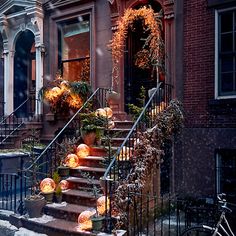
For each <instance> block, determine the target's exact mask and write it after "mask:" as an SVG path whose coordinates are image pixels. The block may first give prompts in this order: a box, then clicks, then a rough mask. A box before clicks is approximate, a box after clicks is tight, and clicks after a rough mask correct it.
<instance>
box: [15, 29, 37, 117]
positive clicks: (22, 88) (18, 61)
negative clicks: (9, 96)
mask: <svg viewBox="0 0 236 236" xmlns="http://www.w3.org/2000/svg"><path fill="white" fill-rule="evenodd" d="M34 65H35V50H34V34H33V33H32V32H31V31H29V30H26V31H24V32H22V33H21V34H20V35H19V36H18V38H17V41H16V46H15V56H14V110H15V109H16V108H17V107H19V106H20V105H21V104H22V103H24V102H25V101H26V100H27V99H28V98H29V99H30V101H29V102H26V103H25V104H24V105H23V106H22V107H21V108H20V109H18V111H17V113H16V115H17V117H29V115H32V113H33V112H34V111H33V110H32V107H31V104H33V103H34V100H35V66H34Z"/></svg>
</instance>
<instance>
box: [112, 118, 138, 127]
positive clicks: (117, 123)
mask: <svg viewBox="0 0 236 236" xmlns="http://www.w3.org/2000/svg"><path fill="white" fill-rule="evenodd" d="M114 122H115V127H116V128H125V129H131V128H132V126H133V124H134V122H133V121H130V120H125V121H119V120H116V121H114Z"/></svg>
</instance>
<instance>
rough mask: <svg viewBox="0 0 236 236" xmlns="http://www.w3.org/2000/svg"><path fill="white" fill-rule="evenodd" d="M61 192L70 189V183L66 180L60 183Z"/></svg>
mask: <svg viewBox="0 0 236 236" xmlns="http://www.w3.org/2000/svg"><path fill="white" fill-rule="evenodd" d="M59 185H60V187H61V190H66V189H68V188H69V182H68V181H67V180H65V179H63V180H62V181H60V183H59Z"/></svg>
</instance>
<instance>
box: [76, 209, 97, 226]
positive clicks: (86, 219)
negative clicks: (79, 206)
mask: <svg viewBox="0 0 236 236" xmlns="http://www.w3.org/2000/svg"><path fill="white" fill-rule="evenodd" d="M94 214H95V211H89V210H87V211H83V212H81V213H80V215H79V217H78V224H79V229H81V230H91V229H92V221H91V219H90V218H91V217H92V216H93V215H94Z"/></svg>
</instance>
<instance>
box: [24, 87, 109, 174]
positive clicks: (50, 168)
mask: <svg viewBox="0 0 236 236" xmlns="http://www.w3.org/2000/svg"><path fill="white" fill-rule="evenodd" d="M107 91H108V89H106V88H98V89H96V90H95V92H94V93H93V94H92V95H91V96H90V97H89V98H88V99H87V100H86V102H85V103H84V104H83V106H82V107H81V108H80V109H79V110H78V111H77V112H76V113H75V114H74V115H73V116H72V117H71V118H70V120H69V121H68V122H67V123H66V124H65V126H64V127H63V128H62V129H61V130H60V131H59V132H58V133H57V134H56V135H55V137H54V138H53V140H52V141H51V142H50V143H49V144H48V145H47V147H46V148H45V149H44V150H43V151H42V152H41V154H40V155H39V156H38V157H37V158H36V159H35V160H34V163H32V164H30V165H29V166H28V167H27V169H31V168H32V166H33V165H34V164H35V163H37V164H39V165H40V166H41V169H40V172H41V173H44V174H46V175H48V176H52V175H53V172H54V171H55V170H56V168H57V167H58V166H59V165H60V157H59V156H60V155H63V154H62V153H66V152H67V150H66V147H65V146H64V145H62V142H63V141H65V140H69V139H72V138H73V137H76V136H78V135H77V132H78V130H79V129H80V114H81V113H84V112H88V111H89V112H92V111H95V110H96V109H97V108H99V107H105V106H106V94H107ZM65 157H66V156H65V155H64V158H65ZM42 163H43V165H42Z"/></svg>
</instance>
